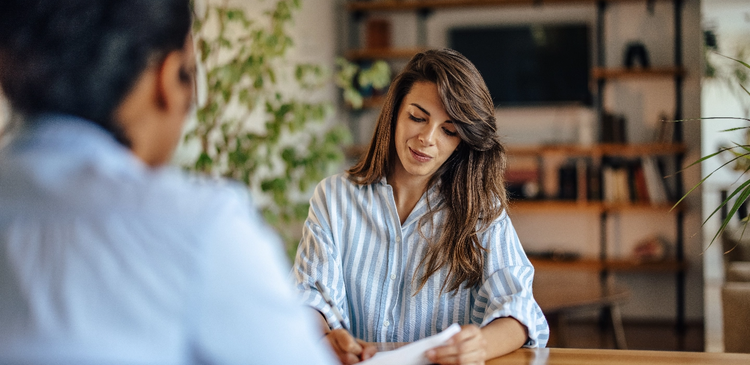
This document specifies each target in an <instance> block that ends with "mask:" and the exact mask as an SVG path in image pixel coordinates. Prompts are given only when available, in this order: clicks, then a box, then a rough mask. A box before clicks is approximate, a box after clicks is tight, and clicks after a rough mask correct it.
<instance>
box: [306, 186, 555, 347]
mask: <svg viewBox="0 0 750 365" xmlns="http://www.w3.org/2000/svg"><path fill="white" fill-rule="evenodd" d="M428 196H429V202H430V204H431V205H432V206H433V207H434V206H437V205H439V204H440V202H441V200H442V199H441V198H440V196H439V194H438V191H437V189H436V188H435V187H433V188H431V189H430V190H429V191H428V192H427V193H425V194H424V195H423V196H422V197H421V199H420V200H419V202H418V203H417V205H416V206H415V207H414V210H413V211H412V212H411V214H410V215H409V217H407V218H406V221H405V222H404V224H403V225H402V224H401V221H400V219H399V216H398V211H397V210H396V203H395V200H394V198H393V189H392V187H391V186H390V185H388V184H387V183H386V180H385V179H382V180H381V181H380V182H378V183H374V184H371V185H365V186H359V185H357V184H354V183H353V182H351V181H350V180H348V179H347V177H346V175H344V174H340V175H335V176H332V177H329V178H327V179H325V180H323V181H322V182H321V183H320V184H319V185H318V186H317V188H316V190H315V193H314V195H313V197H312V199H311V200H310V212H309V215H308V218H307V221H306V222H305V226H304V229H303V237H302V240H301V242H300V247H299V248H298V250H297V258H296V261H295V264H294V275H295V278H296V280H297V288H298V289H299V290H300V291H301V292H302V295H303V300H304V302H305V303H306V304H308V305H310V306H312V307H313V308H315V309H317V310H318V311H320V312H321V313H323V315H324V316H325V317H326V318H327V319H328V321H329V323H331V324H332V325H334V326H336V324H335V323H336V321H335V319H334V316H333V315H332V312H331V310H330V308H329V307H328V306H327V305H326V304H325V302H324V301H323V299H322V297H321V295H320V294H319V293H318V291H317V290H316V289H315V285H314V283H315V281H320V283H321V284H322V285H323V286H324V287H326V288H327V290H328V291H329V294H330V295H331V297H332V298H333V300H334V301H335V303H336V305H337V307H338V309H339V311H340V312H341V313H342V315H343V316H344V322H345V323H346V324H347V325H349V326H350V329H351V331H352V333H353V334H354V335H355V336H356V337H358V338H360V339H363V340H365V341H372V342H411V341H416V340H419V339H421V338H424V337H426V336H430V335H433V334H436V333H438V332H440V331H442V330H443V329H445V328H447V327H448V326H450V325H451V324H452V323H459V324H462V325H464V324H476V325H478V326H484V325H487V324H488V323H490V322H491V321H492V320H494V319H496V318H500V317H513V318H515V319H517V320H518V321H520V322H521V323H522V324H523V325H524V326H526V328H527V329H528V333H529V337H528V340H527V342H526V345H525V346H528V347H544V346H545V345H546V343H547V340H548V339H549V327H548V325H547V321H546V319H545V317H544V315H543V314H542V311H541V309H540V308H539V306H538V305H537V303H536V301H535V300H534V296H533V293H532V289H531V288H532V281H533V277H534V267H533V266H532V265H531V263H530V262H529V260H528V258H527V257H526V254H525V253H524V251H523V248H522V247H521V243H520V242H519V240H518V236H517V235H516V232H515V229H514V228H513V225H512V224H511V222H510V218H508V216H507V214H505V213H503V214H502V215H501V216H500V217H499V218H498V219H497V220H496V221H495V222H493V224H492V225H491V226H490V228H489V229H488V230H487V231H485V232H482V233H480V234H479V240H480V242H481V244H482V246H483V247H485V248H487V249H488V251H487V252H486V253H485V255H484V260H485V267H484V274H483V277H482V283H481V284H480V285H479V286H478V287H475V288H470V289H466V288H464V287H462V288H461V289H460V290H459V291H458V292H457V293H456V294H455V295H453V293H443V294H440V289H441V287H442V285H443V283H444V282H445V280H446V278H447V274H448V272H447V269H446V268H442V269H441V270H439V271H438V272H437V273H435V274H434V275H432V276H431V277H430V278H429V280H428V281H427V284H426V285H425V286H424V287H423V288H422V290H420V291H417V290H416V289H417V282H418V275H416V277H415V269H416V268H417V267H418V266H419V264H420V261H421V260H422V258H423V257H424V254H425V249H426V248H427V240H425V238H424V237H422V236H421V235H420V233H419V231H418V227H419V220H420V218H421V217H422V216H423V215H425V213H427V197H428ZM442 220H443V214H442V213H441V212H438V213H437V214H436V215H435V216H434V217H433V222H434V226H433V225H432V224H431V223H430V222H426V223H425V224H424V225H423V227H422V232H423V233H424V235H425V237H427V238H430V237H431V236H433V235H434V234H439V233H440V227H442V226H443V224H442ZM420 272H421V271H420Z"/></svg>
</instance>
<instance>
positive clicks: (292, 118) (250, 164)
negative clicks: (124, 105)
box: [185, 0, 348, 251]
mask: <svg viewBox="0 0 750 365" xmlns="http://www.w3.org/2000/svg"><path fill="white" fill-rule="evenodd" d="M262 4H264V6H268V5H269V4H270V5H271V6H270V8H269V10H267V11H265V12H264V13H263V14H262V15H261V16H256V17H254V18H252V17H250V16H249V15H247V14H246V13H245V11H244V10H242V9H238V8H231V7H227V6H226V5H221V6H216V5H210V4H209V5H207V6H206V8H205V11H203V14H197V15H196V16H195V21H194V40H195V44H196V52H197V54H198V57H199V59H200V64H201V65H202V67H203V68H204V69H205V76H204V77H203V78H202V80H199V85H200V84H201V82H200V81H205V87H204V90H205V96H204V97H200V94H201V92H200V88H199V99H204V100H199V107H198V109H197V122H196V123H195V125H194V126H192V128H189V130H188V132H187V133H186V135H185V144H186V145H191V144H192V145H193V146H195V145H197V149H198V150H199V153H198V154H197V157H196V158H195V159H194V160H193V161H192V162H191V163H190V164H189V166H187V168H189V169H192V170H197V171H200V172H203V173H207V174H210V175H212V176H223V177H228V178H231V179H235V180H238V181H241V182H243V183H244V184H246V185H247V186H248V187H249V189H250V191H251V192H252V193H253V195H254V199H255V200H256V203H257V204H258V205H259V207H260V208H261V210H262V212H263V215H264V218H265V219H266V220H267V222H269V223H270V224H271V225H273V226H274V227H275V228H276V229H277V231H278V232H279V233H280V234H281V235H282V236H283V238H284V239H285V241H286V242H287V244H288V250H289V251H292V250H294V248H295V247H296V240H298V239H299V237H295V236H294V234H293V233H290V232H293V231H294V230H290V225H293V224H294V223H295V222H300V221H301V220H303V219H304V218H305V217H306V216H307V210H308V202H307V198H306V194H305V192H308V191H309V190H310V189H311V188H312V187H313V186H314V184H316V183H317V182H318V181H320V180H321V179H322V178H323V177H325V176H326V175H328V174H329V173H330V172H331V169H332V166H336V164H338V163H340V162H342V161H343V152H342V149H341V145H342V144H344V142H346V140H347V139H348V133H347V131H346V130H345V129H343V128H341V127H331V126H328V125H326V123H325V121H326V120H327V119H329V117H330V115H331V114H332V112H333V107H332V105H331V104H330V102H328V101H322V102H315V101H311V99H312V97H313V96H315V95H316V93H318V92H321V89H322V88H323V87H324V86H325V84H326V82H327V81H328V80H330V75H328V73H327V71H326V70H325V68H323V67H321V66H319V65H315V64H290V63H289V61H288V60H287V58H288V57H287V54H288V51H289V49H290V47H291V46H292V44H293V42H292V38H291V37H290V36H289V34H288V30H287V27H288V25H289V24H290V23H291V21H292V18H293V13H294V11H296V10H297V9H299V7H300V3H299V0H274V1H273V2H263V3H262ZM260 5H261V2H259V7H260Z"/></svg>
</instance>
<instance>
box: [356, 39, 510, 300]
mask: <svg viewBox="0 0 750 365" xmlns="http://www.w3.org/2000/svg"><path fill="white" fill-rule="evenodd" d="M416 82H432V83H435V84H436V85H437V88H438V93H439V94H440V98H441V100H442V102H443V106H444V107H445V110H446V111H447V113H448V115H449V116H450V117H451V120H452V121H453V124H454V125H455V126H456V129H457V131H458V134H459V136H460V137H461V142H460V143H459V145H458V147H457V148H456V150H455V151H454V152H453V154H452V155H451V156H450V157H449V158H448V160H446V161H445V163H444V164H443V165H442V166H441V167H440V168H439V169H438V170H437V171H436V172H435V174H434V175H433V176H432V177H431V178H430V181H429V184H428V189H429V187H431V186H433V185H434V184H438V189H439V193H440V195H441V197H442V198H443V201H442V202H441V203H439V204H438V205H436V206H435V207H432V206H430V208H429V212H428V213H427V214H426V215H425V216H424V217H422V219H420V229H419V231H420V234H422V230H421V226H422V224H423V223H424V222H426V221H428V220H431V219H432V217H433V216H434V214H435V213H436V212H438V211H440V210H445V213H444V214H445V219H444V220H443V221H444V226H443V227H442V231H441V234H439V235H433V236H432V238H431V241H432V242H429V245H428V248H427V252H426V253H425V256H424V257H423V258H422V261H421V262H420V265H419V266H418V267H417V268H416V270H415V273H417V272H418V270H419V269H420V268H424V271H423V272H422V274H421V275H420V276H419V279H418V280H419V282H418V290H417V291H419V290H421V289H422V287H424V285H425V284H426V283H427V280H428V279H429V278H430V276H432V275H433V274H435V273H436V272H437V271H438V270H440V269H442V268H443V267H447V269H448V277H447V280H446V281H445V282H444V283H443V285H442V287H441V292H445V291H446V289H447V291H450V292H455V291H457V290H458V289H459V288H460V287H461V285H462V284H464V285H465V287H467V288H471V287H477V286H479V285H480V284H481V282H482V273H483V271H484V253H485V251H486V249H485V248H483V247H482V245H481V242H480V241H479V237H478V235H479V234H480V233H482V232H484V231H485V230H487V229H488V228H489V227H490V225H491V224H492V222H493V221H495V219H497V218H498V217H499V216H500V215H501V214H502V212H503V209H506V208H507V202H508V198H507V194H506V191H505V183H504V180H503V174H504V172H505V166H506V156H505V148H504V147H503V145H502V144H501V143H500V139H499V137H498V135H497V126H496V125H495V113H494V112H495V108H494V104H493V103H492V98H491V97H490V93H489V91H488V90H487V85H485V83H484V79H482V76H481V75H480V74H479V71H478V70H477V69H476V67H474V65H473V64H472V63H471V62H470V61H469V60H468V59H466V57H464V56H463V55H461V54H460V53H458V52H456V51H454V50H451V49H440V50H429V51H426V52H422V53H419V54H417V55H415V56H414V57H413V58H412V59H411V60H410V61H409V63H408V64H407V65H406V67H405V68H404V70H403V71H401V73H400V74H399V75H398V76H396V78H394V79H393V82H392V83H391V86H390V88H389V89H388V94H387V95H386V100H385V104H384V105H383V109H382V110H381V111H380V115H379V116H378V120H377V125H376V127H375V132H374V134H373V137H372V141H371V142H370V146H369V148H368V150H367V152H366V154H365V155H364V156H363V157H362V158H361V159H360V160H359V162H358V163H357V164H356V165H354V166H353V167H352V168H350V169H349V171H348V173H349V178H350V179H351V180H352V181H354V182H355V183H357V184H360V185H368V184H372V183H375V182H377V181H379V180H380V179H381V178H383V177H384V176H387V174H388V173H389V172H390V171H391V170H392V169H393V166H394V161H396V159H398V156H397V155H396V152H395V146H394V141H393V138H394V137H393V136H394V134H395V129H396V120H397V115H398V111H399V108H400V107H401V102H402V101H403V99H404V97H405V96H406V95H407V94H408V93H409V92H410V91H411V88H412V86H413V85H414V83H416ZM428 206H429V205H428ZM422 236H423V237H424V235H422ZM435 236H437V237H435ZM416 277H417V275H415V278H416Z"/></svg>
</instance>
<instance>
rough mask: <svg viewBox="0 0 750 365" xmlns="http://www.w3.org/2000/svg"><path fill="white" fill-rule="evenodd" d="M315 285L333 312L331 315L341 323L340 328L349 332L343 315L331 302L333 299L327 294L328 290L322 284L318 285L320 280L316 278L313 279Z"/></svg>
mask: <svg viewBox="0 0 750 365" xmlns="http://www.w3.org/2000/svg"><path fill="white" fill-rule="evenodd" d="M315 287H316V288H318V292H320V295H322V296H323V300H325V302H326V303H327V304H328V306H329V307H331V311H332V312H333V316H334V318H335V319H336V321H337V322H339V324H341V328H343V329H344V330H346V332H349V328H347V327H346V324H345V323H344V317H343V316H342V315H341V313H340V312H339V310H338V308H336V304H335V303H334V302H333V299H331V297H330V296H329V295H328V292H327V291H326V289H325V288H324V287H323V285H320V282H318V281H317V280H316V281H315Z"/></svg>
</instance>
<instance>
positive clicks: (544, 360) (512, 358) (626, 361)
mask: <svg viewBox="0 0 750 365" xmlns="http://www.w3.org/2000/svg"><path fill="white" fill-rule="evenodd" d="M610 364H612V365H614V364H616V365H636V364H637V365H699V364H700V365H748V364H750V354H728V353H715V352H676V351H638V350H590V349H561V348H545V349H525V348H524V349H519V350H516V351H514V352H511V353H510V354H507V355H505V356H501V357H498V358H496V359H492V360H489V361H487V362H486V365H610Z"/></svg>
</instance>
